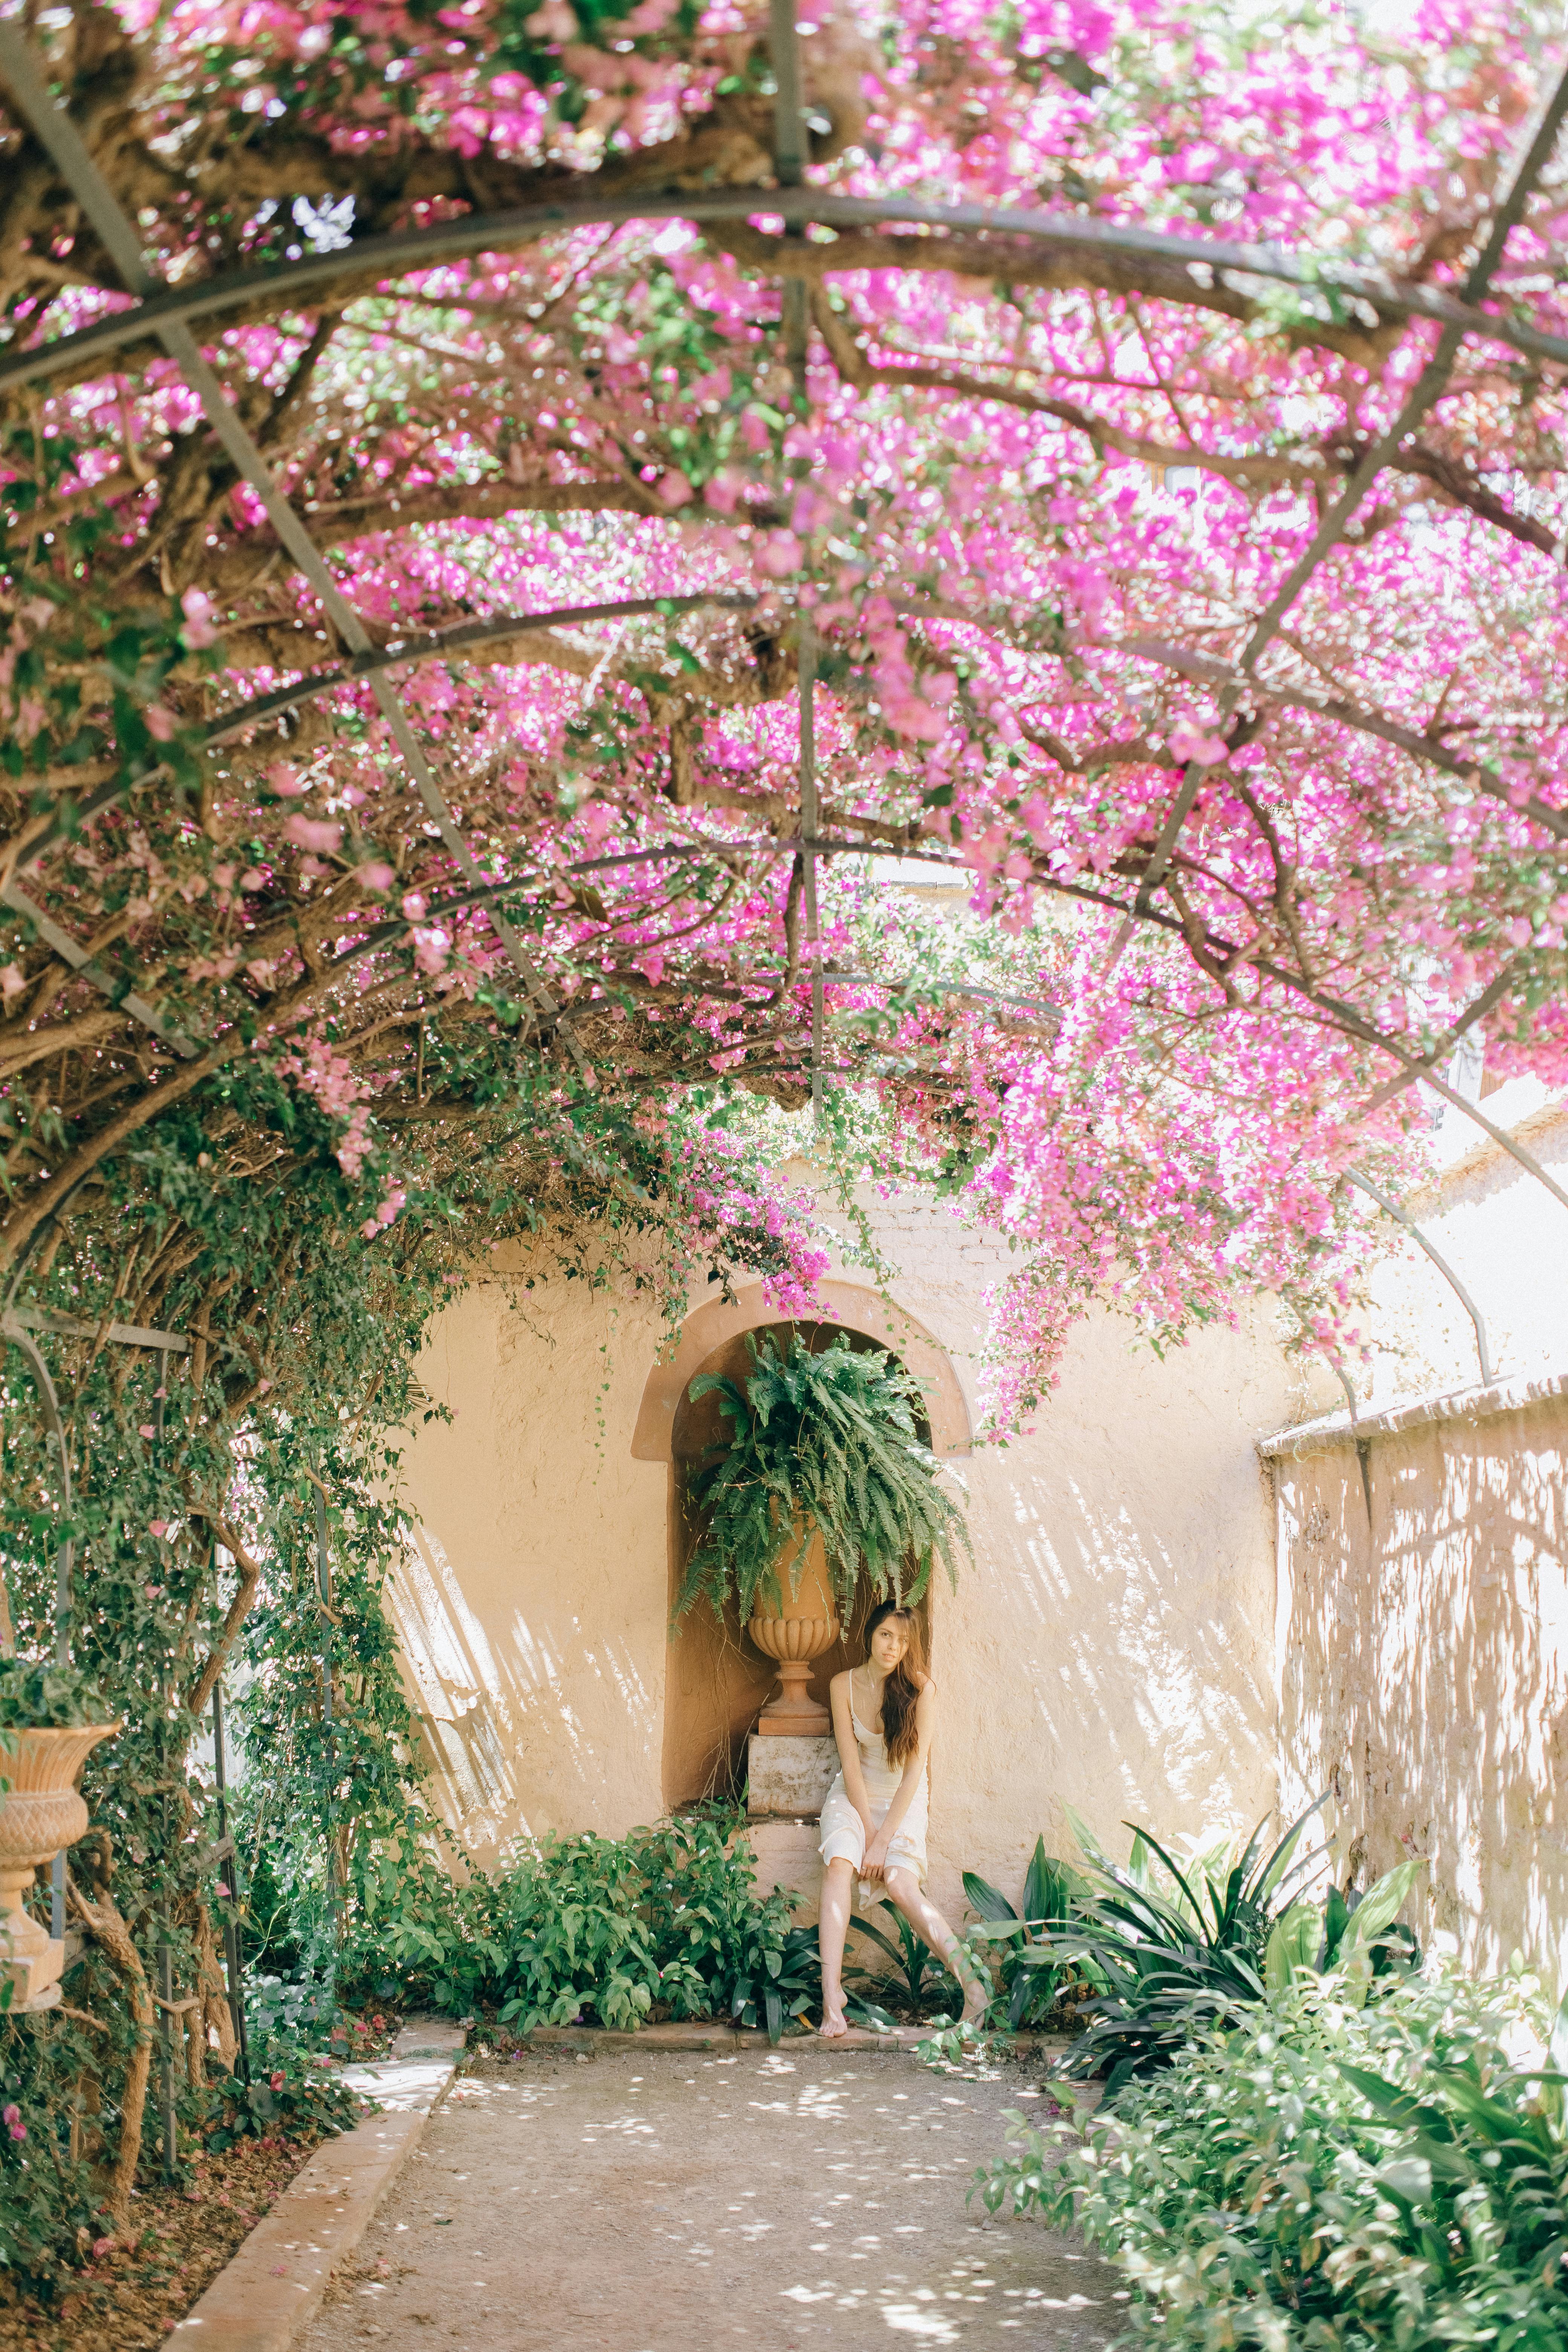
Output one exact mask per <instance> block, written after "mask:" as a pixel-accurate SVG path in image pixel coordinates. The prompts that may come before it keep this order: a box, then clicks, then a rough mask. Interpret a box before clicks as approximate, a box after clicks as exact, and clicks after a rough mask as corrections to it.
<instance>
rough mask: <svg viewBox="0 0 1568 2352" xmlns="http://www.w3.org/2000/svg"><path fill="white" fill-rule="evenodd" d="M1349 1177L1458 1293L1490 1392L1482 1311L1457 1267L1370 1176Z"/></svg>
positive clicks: (1354, 1172) (1355, 1173) (1352, 1172)
mask: <svg viewBox="0 0 1568 2352" xmlns="http://www.w3.org/2000/svg"><path fill="white" fill-rule="evenodd" d="M1345 1174H1346V1177H1347V1178H1348V1180H1349V1181H1350V1182H1351V1183H1352V1184H1353V1185H1354V1186H1355V1187H1356V1189H1357V1191H1358V1192H1364V1193H1365V1194H1366V1196H1367V1198H1368V1200H1370V1201H1375V1202H1376V1203H1377V1205H1378V1207H1379V1208H1380V1209H1381V1210H1383V1212H1384V1214H1385V1215H1387V1216H1390V1217H1392V1218H1393V1219H1394V1223H1396V1224H1400V1225H1403V1226H1404V1228H1405V1232H1406V1233H1407V1234H1409V1235H1410V1238H1411V1240H1412V1241H1413V1242H1414V1243H1415V1246H1416V1248H1417V1249H1421V1250H1425V1251H1426V1255H1427V1256H1428V1257H1429V1258H1430V1259H1431V1261H1432V1263H1433V1265H1435V1266H1436V1269H1437V1271H1438V1273H1439V1274H1440V1275H1441V1276H1442V1277H1443V1279H1444V1281H1445V1282H1446V1283H1447V1286H1448V1287H1449V1289H1450V1290H1451V1291H1452V1292H1453V1293H1454V1296H1455V1297H1456V1298H1458V1302H1459V1304H1460V1306H1461V1307H1463V1308H1464V1310H1465V1312H1466V1314H1467V1315H1468V1317H1469V1318H1470V1321H1471V1323H1472V1324H1473V1325H1474V1326H1475V1333H1476V1354H1477V1357H1478V1358H1479V1361H1480V1367H1481V1379H1482V1381H1483V1382H1484V1383H1485V1384H1486V1386H1488V1387H1490V1385H1491V1382H1492V1379H1493V1377H1494V1375H1493V1372H1492V1360H1491V1356H1490V1354H1489V1350H1488V1348H1487V1327H1486V1325H1485V1323H1484V1322H1483V1321H1482V1319H1481V1310H1480V1308H1479V1307H1478V1306H1477V1305H1476V1302H1475V1300H1474V1299H1473V1298H1472V1297H1470V1294H1469V1292H1468V1290H1467V1289H1466V1288H1465V1286H1464V1284H1463V1283H1462V1282H1461V1281H1460V1280H1459V1277H1458V1275H1457V1274H1456V1273H1455V1272H1454V1269H1453V1267H1452V1266H1451V1265H1449V1264H1448V1261H1447V1258H1446V1257H1445V1256H1444V1255H1443V1253H1442V1251H1441V1250H1440V1249H1438V1248H1437V1247H1436V1245H1435V1244H1433V1243H1432V1242H1429V1241H1428V1240H1427V1238H1426V1234H1424V1233H1423V1232H1422V1230H1421V1228H1420V1226H1419V1225H1418V1224H1417V1223H1416V1222H1415V1218H1414V1217H1412V1216H1411V1215H1409V1213H1407V1212H1406V1211H1405V1210H1404V1209H1402V1208H1401V1207H1400V1206H1399V1203H1398V1202H1397V1201H1391V1200H1390V1199H1389V1197H1388V1195H1387V1193H1386V1192H1379V1190H1378V1188H1377V1186H1376V1185H1375V1184H1374V1183H1373V1181H1372V1179H1371V1178H1370V1177H1369V1176H1363V1174H1362V1171H1361V1170H1360V1169H1359V1168H1347V1169H1346V1171H1345Z"/></svg>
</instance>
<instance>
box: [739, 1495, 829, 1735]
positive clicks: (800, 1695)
mask: <svg viewBox="0 0 1568 2352" xmlns="http://www.w3.org/2000/svg"><path fill="white" fill-rule="evenodd" d="M797 1540H798V1538H795V1539H792V1541H791V1544H790V1546H789V1548H788V1549H787V1550H786V1551H785V1552H784V1554H783V1555H781V1557H780V1560H779V1565H778V1582H779V1591H780V1595H781V1601H780V1609H779V1613H778V1615H776V1616H773V1615H765V1616H764V1615H763V1613H762V1612H763V1610H764V1609H765V1608H766V1607H767V1606H768V1604H767V1602H766V1601H764V1600H763V1597H762V1595H761V1594H759V1595H758V1598H757V1601H756V1604H755V1612H754V1613H753V1615H752V1619H751V1621H750V1622H749V1623H748V1625H747V1627H746V1631H747V1633H749V1634H750V1635H751V1637H752V1641H753V1642H754V1643H756V1645H757V1647H758V1649H759V1650H761V1651H762V1653H763V1656H764V1657H768V1658H772V1659H773V1662H774V1663H775V1664H776V1665H777V1667H778V1670H779V1684H780V1688H779V1692H778V1696H776V1697H775V1698H772V1699H770V1700H769V1701H768V1704H767V1706H764V1707H763V1712H762V1715H761V1717H759V1719H758V1722H757V1729H758V1730H759V1731H764V1732H772V1733H773V1735H774V1736H775V1737H776V1738H788V1739H821V1738H826V1735H827V1734H828V1733H829V1732H830V1731H831V1730H832V1728H833V1718H832V1717H831V1716H830V1715H829V1713H828V1711H827V1709H826V1707H825V1706H823V1704H822V1702H821V1700H820V1699H816V1698H813V1696H812V1695H811V1662H812V1660H813V1659H814V1658H820V1657H822V1656H824V1655H825V1654H826V1652H827V1651H829V1650H831V1648H832V1647H833V1644H834V1643H835V1642H837V1639H838V1611H837V1607H836V1605H835V1602H834V1598H833V1587H832V1584H831V1583H830V1582H829V1580H828V1575H827V1559H826V1553H825V1552H824V1550H823V1548H822V1538H821V1535H820V1534H814V1535H813V1536H812V1538H811V1541H810V1542H809V1544H808V1545H807V1546H806V1550H805V1559H804V1560H802V1561H801V1563H800V1582H799V1585H798V1586H797V1588H796V1590H795V1594H794V1596H793V1598H792V1596H791V1593H790V1589H789V1579H790V1571H789V1561H790V1559H792V1558H793V1556H794V1551H795V1541H797Z"/></svg>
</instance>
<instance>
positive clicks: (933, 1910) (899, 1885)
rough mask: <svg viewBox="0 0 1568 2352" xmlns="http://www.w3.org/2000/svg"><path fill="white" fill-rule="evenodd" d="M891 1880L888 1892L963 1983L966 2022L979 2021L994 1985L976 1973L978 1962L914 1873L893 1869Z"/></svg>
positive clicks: (988, 2004)
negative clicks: (971, 1955)
mask: <svg viewBox="0 0 1568 2352" xmlns="http://www.w3.org/2000/svg"><path fill="white" fill-rule="evenodd" d="M887 1883H888V1893H889V1895H891V1897H892V1899H893V1901H894V1903H895V1904H896V1905H897V1906H898V1907H899V1909H900V1911H901V1912H902V1913H903V1915H904V1917H905V1918H906V1919H907V1920H908V1921H909V1923H910V1927H912V1928H913V1929H914V1931H915V1933H916V1935H917V1936H921V1937H924V1938H925V1941H926V1942H927V1943H928V1944H929V1945H930V1946H931V1950H932V1951H933V1952H940V1953H941V1954H942V1958H943V1959H944V1960H945V1961H946V1963H947V1965H948V1968H949V1969H951V1970H952V1974H953V1975H954V1976H955V1977H956V1978H957V1979H958V1981H959V1983H960V1984H961V1985H962V1986H963V2017H964V2022H965V2023H966V2024H969V2025H973V2024H976V2023H977V2022H978V2021H979V2020H980V2019H981V2018H983V2017H984V2014H985V2011H986V2010H987V2009H988V2008H989V2006H990V2002H991V1988H990V1986H989V1985H988V1984H986V1983H985V1982H984V1979H983V1978H982V1977H980V1976H979V1975H978V1974H977V1973H976V1970H975V1967H974V1963H973V1960H971V1958H969V1956H968V1954H967V1953H966V1952H965V1951H964V1950H963V1948H962V1946H961V1945H960V1943H959V1940H958V1937H956V1936H955V1935H954V1934H953V1932H952V1928H951V1927H949V1926H948V1924H947V1921H946V1920H945V1919H944V1918H943V1917H942V1913H941V1912H940V1911H939V1910H938V1909H937V1907H936V1905H935V1904H934V1903H928V1902H927V1901H926V1898H925V1896H924V1895H922V1894H921V1883H920V1880H919V1879H918V1878H917V1877H916V1876H915V1874H914V1872H913V1871H912V1870H889V1873H888V1882H887Z"/></svg>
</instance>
